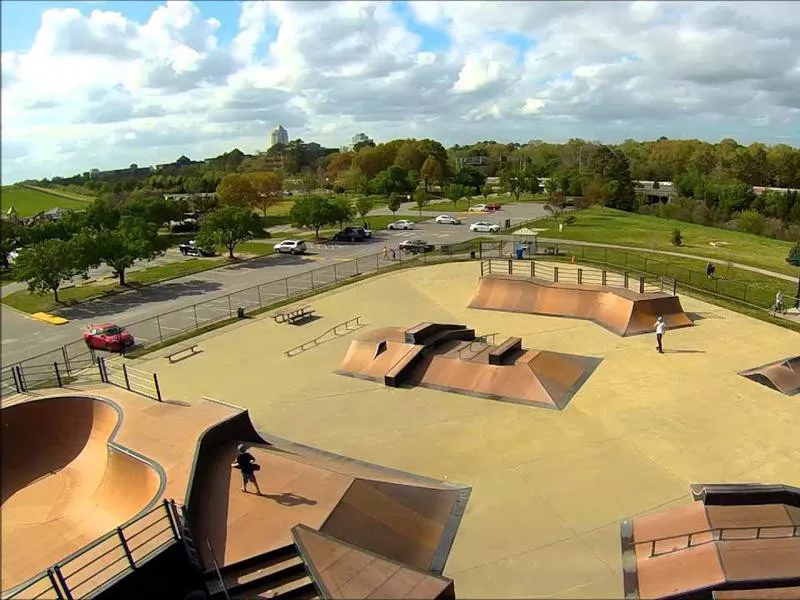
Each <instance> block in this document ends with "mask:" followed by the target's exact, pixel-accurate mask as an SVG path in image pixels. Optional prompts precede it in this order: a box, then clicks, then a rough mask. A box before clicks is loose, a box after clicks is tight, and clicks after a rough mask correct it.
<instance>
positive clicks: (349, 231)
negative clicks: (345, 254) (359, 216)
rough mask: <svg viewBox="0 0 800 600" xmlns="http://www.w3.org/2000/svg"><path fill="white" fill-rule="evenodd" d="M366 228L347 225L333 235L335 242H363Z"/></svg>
mask: <svg viewBox="0 0 800 600" xmlns="http://www.w3.org/2000/svg"><path fill="white" fill-rule="evenodd" d="M364 239H365V236H364V230H363V229H361V228H360V227H345V228H344V229H342V230H341V231H340V232H339V233H337V234H336V235H334V236H333V240H334V241H335V242H363V241H364Z"/></svg>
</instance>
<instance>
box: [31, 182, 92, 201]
mask: <svg viewBox="0 0 800 600" xmlns="http://www.w3.org/2000/svg"><path fill="white" fill-rule="evenodd" d="M20 187H26V188H28V189H31V190H36V191H38V192H42V193H43V194H50V195H52V196H60V197H62V198H67V199H68V200H78V201H80V202H94V196H87V195H86V194H79V193H77V192H72V191H70V190H65V189H62V188H43V187H39V186H36V185H27V184H25V185H24V186H20Z"/></svg>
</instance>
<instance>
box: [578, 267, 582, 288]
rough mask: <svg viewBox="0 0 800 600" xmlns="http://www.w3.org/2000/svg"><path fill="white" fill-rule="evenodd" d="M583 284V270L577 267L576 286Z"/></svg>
mask: <svg viewBox="0 0 800 600" xmlns="http://www.w3.org/2000/svg"><path fill="white" fill-rule="evenodd" d="M582 283H583V269H581V268H580V267H578V285H581V284H582Z"/></svg>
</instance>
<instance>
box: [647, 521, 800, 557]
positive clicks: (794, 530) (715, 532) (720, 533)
mask: <svg viewBox="0 0 800 600" xmlns="http://www.w3.org/2000/svg"><path fill="white" fill-rule="evenodd" d="M779 529H782V530H787V529H788V530H791V531H790V532H788V533H787V532H784V533H782V534H780V533H778V534H777V535H775V534H773V535H767V536H762V535H761V533H762V532H764V531H772V532H775V531H776V530H779ZM732 531H739V532H744V531H755V536H749V537H743V536H740V537H729V538H727V539H726V538H725V532H732ZM703 534H705V535H708V534H711V539H705V540H702V541H700V542H696V543H693V540H694V537H695V536H698V535H703ZM683 537H688V539H687V540H686V546H682V547H680V548H671V549H669V550H662V551H661V552H657V551H656V544H657V543H658V542H664V541H667V540H676V539H678V538H683ZM794 537H800V525H763V526H760V527H753V526H750V527H715V528H712V529H701V530H697V531H692V532H690V533H682V534H680V535H672V536H667V537H662V538H657V539H654V540H647V541H642V542H635V543H634V545H636V546H639V545H641V544H650V554H649V556H648V558H653V557H656V556H663V555H665V554H673V553H675V552H679V551H681V550H687V549H688V548H694V547H696V546H702V545H704V544H710V543H712V542H726V541H727V542H733V541H737V542H738V541H752V540H774V539H782V538H794Z"/></svg>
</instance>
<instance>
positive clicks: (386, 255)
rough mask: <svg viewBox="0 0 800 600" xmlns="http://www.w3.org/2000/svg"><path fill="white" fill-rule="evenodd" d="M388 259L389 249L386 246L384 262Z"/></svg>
mask: <svg viewBox="0 0 800 600" xmlns="http://www.w3.org/2000/svg"><path fill="white" fill-rule="evenodd" d="M388 259H389V249H388V248H387V247H386V246H384V247H383V260H388Z"/></svg>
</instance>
